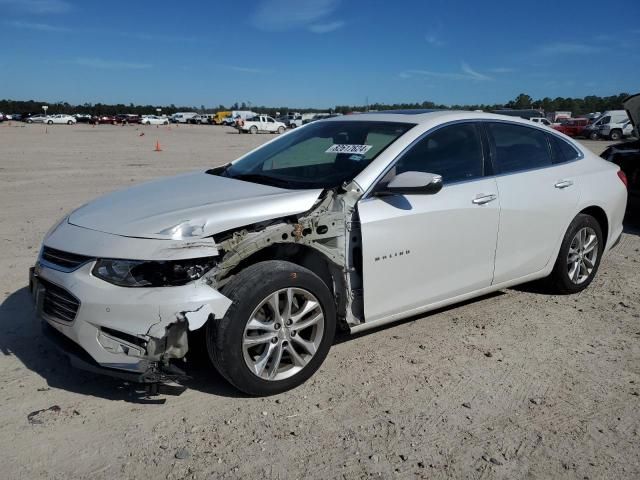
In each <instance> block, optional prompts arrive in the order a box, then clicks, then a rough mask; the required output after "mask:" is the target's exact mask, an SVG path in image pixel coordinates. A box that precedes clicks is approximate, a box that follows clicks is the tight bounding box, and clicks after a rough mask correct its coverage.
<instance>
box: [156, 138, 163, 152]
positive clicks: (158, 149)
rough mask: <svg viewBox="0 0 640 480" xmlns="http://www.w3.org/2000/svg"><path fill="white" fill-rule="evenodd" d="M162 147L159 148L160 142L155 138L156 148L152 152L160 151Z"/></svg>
mask: <svg viewBox="0 0 640 480" xmlns="http://www.w3.org/2000/svg"><path fill="white" fill-rule="evenodd" d="M161 151H162V149H161V148H160V142H159V141H158V140H156V149H155V150H154V152H161Z"/></svg>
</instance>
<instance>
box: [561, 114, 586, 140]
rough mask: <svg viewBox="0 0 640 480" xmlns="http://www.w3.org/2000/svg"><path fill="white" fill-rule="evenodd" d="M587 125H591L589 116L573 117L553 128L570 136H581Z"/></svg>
mask: <svg viewBox="0 0 640 480" xmlns="http://www.w3.org/2000/svg"><path fill="white" fill-rule="evenodd" d="M587 125H589V119H588V118H572V119H570V120H566V121H564V122H562V123H561V124H560V125H554V126H553V128H554V129H556V130H558V131H559V132H562V133H564V134H565V135H568V136H570V137H579V136H580V135H582V131H583V130H584V128H585V127H586V126H587Z"/></svg>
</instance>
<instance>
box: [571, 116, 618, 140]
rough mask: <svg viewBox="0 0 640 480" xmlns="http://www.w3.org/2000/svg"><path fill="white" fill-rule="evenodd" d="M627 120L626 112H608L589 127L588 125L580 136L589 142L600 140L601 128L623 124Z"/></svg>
mask: <svg viewBox="0 0 640 480" xmlns="http://www.w3.org/2000/svg"><path fill="white" fill-rule="evenodd" d="M627 120H629V116H628V115H627V111H626V110H608V111H606V112H604V113H603V114H602V115H600V116H599V117H598V118H597V119H595V120H594V121H593V123H592V124H591V125H588V126H587V127H586V128H585V129H584V130H583V132H582V135H583V136H585V137H587V138H590V139H591V140H596V139H598V138H600V129H601V127H604V126H605V125H610V124H613V123H625V122H626V121H627Z"/></svg>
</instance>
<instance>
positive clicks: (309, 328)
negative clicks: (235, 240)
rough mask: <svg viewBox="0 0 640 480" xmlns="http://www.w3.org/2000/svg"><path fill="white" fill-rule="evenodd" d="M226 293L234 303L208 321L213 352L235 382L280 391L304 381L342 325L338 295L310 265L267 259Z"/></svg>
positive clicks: (255, 390)
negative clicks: (335, 296) (335, 298)
mask: <svg viewBox="0 0 640 480" xmlns="http://www.w3.org/2000/svg"><path fill="white" fill-rule="evenodd" d="M222 293H223V294H224V295H225V296H226V297H228V298H229V299H230V300H231V301H232V304H231V306H230V307H229V309H228V310H227V313H226V314H225V316H224V317H223V318H221V319H212V320H210V321H209V322H208V323H207V327H206V331H205V335H206V343H207V352H208V354H209V358H210V359H211V361H212V363H213V365H214V366H215V368H216V369H217V370H218V371H219V372H220V374H222V376H224V377H225V378H226V379H227V380H228V381H229V382H230V383H231V384H232V385H234V386H235V387H236V388H238V389H239V390H241V391H243V392H245V393H248V394H250V395H274V394H277V393H281V392H284V391H286V390H290V389H292V388H295V387H297V386H298V385H300V384H302V383H304V382H305V381H306V380H307V379H308V378H309V377H311V375H313V374H314V373H315V371H316V370H318V368H319V367H320V365H321V364H322V362H323V361H324V359H325V358H326V356H327V354H328V352H329V349H330V348H331V344H332V342H333V338H334V335H335V328H336V312H335V304H334V301H333V296H332V295H331V292H330V291H329V288H328V287H327V285H326V284H325V283H324V282H323V281H322V280H321V279H320V277H318V276H317V275H316V274H314V273H313V272H311V271H310V270H308V269H306V268H303V267H300V266H298V265H296V264H293V263H290V262H285V261H274V260H272V261H266V262H261V263H257V264H255V265H252V266H250V267H248V268H246V269H245V270H243V271H241V272H240V273H239V274H237V275H236V276H235V277H234V278H233V279H232V280H231V281H230V282H229V283H228V284H227V285H225V286H224V288H223V290H222Z"/></svg>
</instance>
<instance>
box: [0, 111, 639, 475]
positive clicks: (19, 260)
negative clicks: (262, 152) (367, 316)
mask: <svg viewBox="0 0 640 480" xmlns="http://www.w3.org/2000/svg"><path fill="white" fill-rule="evenodd" d="M269 138H272V137H271V136H270V135H238V134H236V133H235V131H233V130H231V129H227V128H225V127H206V126H203V127H199V126H198V127H196V126H192V127H186V126H181V127H171V128H170V129H169V128H167V127H161V128H156V127H135V126H127V127H114V126H99V127H96V128H93V127H90V126H80V125H78V126H74V127H67V126H51V127H48V128H45V127H44V126H33V125H32V126H25V125H22V124H18V125H16V124H13V125H8V124H7V123H5V124H2V125H0V246H1V248H0V271H1V272H2V275H1V276H0V295H2V297H1V298H0V300H1V301H2V303H1V306H0V452H1V454H0V465H1V469H0V478H6V479H30V480H31V479H45V478H47V479H49V478H53V479H68V478H74V479H78V478H87V479H89V478H90V479H102V478H110V479H111V478H154V479H156V478H162V479H164V478H167V479H182V478H190V479H191V478H196V479H202V478H212V479H214V478H245V479H248V478H317V479H329V478H347V479H352V478H368V477H379V478H472V479H481V478H482V479H503V478H504V479H507V478H509V479H513V478H539V479H549V478H571V479H573V478H579V479H587V478H589V479H605V478H606V479H613V478H615V479H622V478H629V479H631V478H639V477H640V448H638V446H639V445H640V437H639V432H640V396H639V394H640V253H639V252H640V236H639V235H638V234H639V233H640V230H639V229H638V227H637V225H636V226H633V225H632V226H628V227H627V229H626V233H625V234H624V236H623V238H622V242H621V244H620V245H619V246H618V247H617V248H616V249H615V250H614V251H613V252H612V253H611V254H610V255H609V256H608V257H607V258H606V259H605V260H604V261H603V263H602V265H601V268H600V272H599V274H598V276H597V278H596V280H595V281H594V282H593V284H592V285H591V286H590V287H589V288H588V289H587V290H586V291H585V292H583V293H581V294H579V295H574V296H550V295H548V294H545V293H543V292H540V291H539V290H538V289H537V288H536V287H535V286H525V287H521V288H517V289H510V290H505V291H502V292H500V293H498V294H494V295H490V296H487V297H483V298H480V299H478V300H475V301H472V302H468V303H466V304H464V305H460V306H456V307H455V308H449V309H446V310H442V311H438V312H435V313H432V314H429V315H425V316H421V317H417V318H411V319H409V320H406V321H404V322H401V323H399V324H395V325H393V326H390V327H388V328H384V329H380V330H377V331H373V332H370V333H367V334H363V335H359V336H355V337H349V336H341V337H339V338H337V339H336V342H335V344H334V346H333V348H332V350H331V352H330V354H329V357H328V358H327V361H326V362H325V364H324V365H323V367H322V368H321V369H320V370H319V371H318V372H317V373H316V375H315V376H314V377H313V378H312V379H311V380H310V381H309V382H307V383H306V384H305V385H303V386H302V387H300V388H298V389H296V390H294V391H291V392H288V393H286V394H283V395H279V396H276V397H271V398H249V397H246V396H243V395H241V394H239V393H238V392H237V391H235V390H234V389H232V388H231V387H229V386H228V385H227V384H226V383H225V382H224V381H223V380H222V379H221V378H220V377H219V376H218V375H217V374H216V373H215V372H213V371H212V369H210V368H208V367H206V366H198V365H193V362H191V363H192V364H190V365H188V368H189V371H190V373H192V375H193V380H191V381H190V382H188V384H187V386H188V388H187V390H186V391H185V392H184V393H183V394H182V395H179V396H174V395H165V394H162V395H160V396H157V397H151V398H150V397H147V396H146V395H145V393H144V392H142V391H140V390H138V389H136V388H133V387H132V386H129V385H126V384H123V383H122V382H119V381H116V380H112V379H108V378H105V377H101V376H96V375H91V374H87V373H82V372H79V371H76V370H72V369H71V368H70V367H68V366H67V365H66V364H65V363H64V361H63V357H61V356H60V354H58V353H57V352H56V351H55V350H54V349H52V348H51V347H50V346H48V344H47V343H46V342H45V340H44V339H42V338H41V336H40V332H39V323H38V321H37V319H36V318H35V315H34V311H33V308H32V306H31V301H30V298H29V295H28V293H27V289H26V285H27V269H28V268H29V266H31V265H32V264H33V263H34V260H35V258H36V255H37V252H38V248H39V244H40V242H41V240H42V238H43V235H44V234H45V232H46V231H47V230H48V229H49V227H50V226H51V225H52V224H53V223H54V222H55V221H56V220H57V219H58V218H60V217H61V216H62V215H63V214H64V213H65V212H68V211H69V210H71V209H73V208H76V207H78V206H80V205H81V204H83V203H85V202H87V201H89V200H91V199H92V198H94V197H95V196H97V195H99V194H102V193H104V192H109V191H112V190H114V189H118V188H123V187H127V186H129V185H132V184H134V183H137V182H141V181H144V180H147V179H151V178H156V177H161V176H166V175H172V174H175V173H179V172H185V171H190V170H194V169H203V168H206V167H211V166H214V165H218V164H222V163H225V162H227V161H229V160H232V159H234V158H235V157H237V156H238V155H239V154H241V153H243V152H246V151H247V150H249V149H250V148H252V147H254V146H256V145H258V144H260V143H262V142H264V141H266V140H268V139H269ZM156 141H159V142H160V146H161V148H162V150H163V151H162V152H154V151H153V149H154V147H155V142H156ZM586 143H587V144H589V147H590V148H593V149H594V150H595V151H597V152H599V151H601V150H602V149H603V148H604V147H605V145H606V144H605V143H604V142H586ZM167 194H168V195H171V194H172V193H171V192H167ZM630 220H633V218H630ZM38 411H39V412H38ZM34 412H36V413H34Z"/></svg>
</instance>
